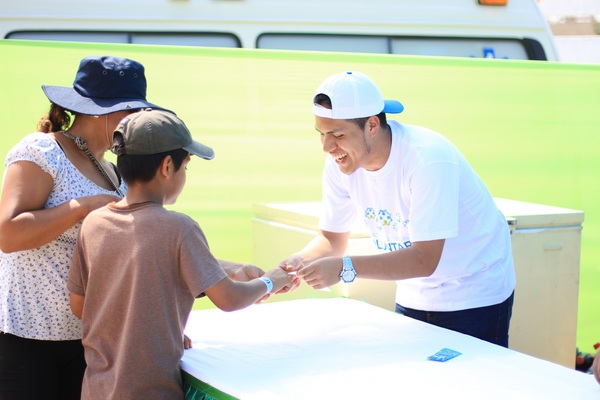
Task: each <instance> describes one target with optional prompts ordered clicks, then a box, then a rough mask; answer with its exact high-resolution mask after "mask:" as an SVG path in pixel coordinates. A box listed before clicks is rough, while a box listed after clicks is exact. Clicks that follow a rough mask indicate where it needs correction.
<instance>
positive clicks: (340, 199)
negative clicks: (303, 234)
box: [319, 157, 356, 233]
mask: <svg viewBox="0 0 600 400" xmlns="http://www.w3.org/2000/svg"><path fill="white" fill-rule="evenodd" d="M347 185H348V180H347V178H346V176H345V175H344V174H342V173H341V172H340V171H339V169H338V167H337V165H335V162H334V161H333V160H332V159H331V158H330V157H328V158H327V161H326V162H325V168H324V169H323V188H322V190H323V198H322V204H323V209H322V214H321V218H320V220H319V228H320V229H322V230H324V231H329V232H340V233H341V232H349V231H350V230H351V229H352V226H353V224H354V221H355V219H356V206H355V204H354V203H353V202H352V200H351V199H350V195H349V193H348V188H347Z"/></svg>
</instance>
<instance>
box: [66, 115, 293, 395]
mask: <svg viewBox="0 0 600 400" xmlns="http://www.w3.org/2000/svg"><path fill="white" fill-rule="evenodd" d="M113 139H114V143H113V151H114V152H115V153H116V154H117V166H118V168H119V172H120V173H121V175H122V177H123V179H124V180H125V182H126V183H127V185H128V191H127V194H126V195H125V197H124V198H123V199H122V200H120V201H118V202H116V203H111V204H108V205H107V206H106V207H104V208H101V209H98V210H96V211H94V212H92V213H90V214H89V215H88V217H87V218H86V219H85V220H84V221H83V223H82V227H81V231H80V234H79V237H78V240H77V244H76V248H75V252H74V255H73V261H72V264H71V269H70V271H69V280H68V288H69V290H70V292H71V309H72V310H73V313H74V314H75V315H76V316H78V317H79V318H81V320H82V325H83V345H84V349H85V358H86V362H87V369H86V372H85V376H84V380H83V389H82V399H138V398H139V399H161V400H162V399H177V398H179V399H183V397H184V394H183V389H182V379H181V372H180V369H179V361H180V359H181V357H182V355H183V342H182V337H183V331H184V327H185V324H186V321H187V318H188V315H189V313H190V311H191V309H192V305H193V303H194V299H195V298H197V297H198V296H200V295H201V294H206V296H207V297H208V298H209V299H210V300H211V301H212V302H213V303H214V304H215V305H216V306H217V307H218V308H220V309H222V310H226V311H232V310H237V309H241V308H244V307H246V306H248V305H251V304H253V303H256V302H257V301H258V300H260V299H261V298H263V297H264V296H265V294H268V293H271V292H272V293H275V292H278V291H281V290H287V289H289V287H290V286H291V281H290V278H289V277H288V276H287V274H286V273H285V272H284V271H283V270H281V269H279V268H277V269H274V270H271V271H268V272H267V273H265V274H264V276H262V277H258V275H259V273H256V274H254V275H255V276H257V278H255V279H250V280H248V281H246V282H241V281H235V280H232V279H231V278H230V277H229V276H228V272H229V271H227V272H226V271H225V270H224V269H223V267H222V266H221V264H220V263H219V261H218V260H217V259H215V257H214V256H213V255H212V254H211V252H210V250H209V248H208V244H207V241H206V238H205V236H204V234H203V232H202V230H201V229H200V226H199V225H198V224H197V223H196V222H195V221H194V220H193V219H191V218H190V217H188V216H186V215H184V214H181V213H177V212H174V211H169V210H167V209H165V208H164V207H163V205H166V204H173V203H175V201H176V200H177V197H178V196H179V194H180V193H181V191H182V189H183V187H184V185H185V180H186V165H187V164H188V162H190V153H191V154H195V155H197V156H199V157H201V158H204V159H207V160H210V159H212V158H213V156H214V152H213V150H212V149H211V148H210V147H207V146H205V145H203V144H201V143H198V142H196V141H193V140H192V136H191V134H190V132H189V131H188V129H187V127H186V126H185V125H184V123H183V122H182V121H181V120H180V119H179V118H178V117H176V116H175V115H174V114H172V113H169V112H166V111H160V110H152V109H147V110H143V111H139V112H136V113H133V114H130V115H129V116H127V117H126V118H124V119H123V120H122V121H121V123H120V124H119V125H118V127H117V129H116V130H115V133H114V138H113ZM227 267H231V264H229V265H227ZM227 267H226V268H227ZM254 268H256V267H254ZM256 269H257V268H256ZM261 273H262V272H261ZM250 276H252V274H250Z"/></svg>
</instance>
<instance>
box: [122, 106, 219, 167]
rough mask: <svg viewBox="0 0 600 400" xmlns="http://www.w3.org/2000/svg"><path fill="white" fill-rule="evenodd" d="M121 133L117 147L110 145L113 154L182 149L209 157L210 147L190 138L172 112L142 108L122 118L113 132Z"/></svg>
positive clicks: (153, 152) (212, 155)
mask: <svg viewBox="0 0 600 400" xmlns="http://www.w3.org/2000/svg"><path fill="white" fill-rule="evenodd" d="M116 133H120V134H121V135H122V136H123V143H122V145H121V146H116V145H115V146H113V149H112V151H113V153H115V154H117V155H149V154H158V153H164V152H166V151H171V150H177V149H184V150H187V151H189V152H190V153H192V154H195V155H197V156H198V157H201V158H204V159H205V160H212V159H213V158H214V156H215V152H214V151H213V149H212V148H210V147H208V146H205V145H203V144H202V143H200V142H197V141H195V140H193V139H192V134H191V133H190V131H189V130H188V128H187V127H186V126H185V124H184V123H183V121H182V120H181V119H179V118H178V117H177V116H176V115H175V114H173V113H171V112H168V111H164V110H155V109H152V108H146V109H144V110H141V111H138V112H136V113H133V114H130V115H128V116H127V117H125V118H123V119H122V120H121V122H119V125H118V126H117V129H115V134H116Z"/></svg>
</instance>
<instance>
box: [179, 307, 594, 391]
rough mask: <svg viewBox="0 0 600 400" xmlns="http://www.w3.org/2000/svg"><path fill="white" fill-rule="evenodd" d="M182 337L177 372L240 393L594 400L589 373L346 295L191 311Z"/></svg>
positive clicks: (215, 386)
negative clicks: (441, 354) (437, 356)
mask: <svg viewBox="0 0 600 400" xmlns="http://www.w3.org/2000/svg"><path fill="white" fill-rule="evenodd" d="M186 334H187V335H188V336H189V337H190V338H192V340H193V346H194V347H193V348H192V349H189V350H186V351H185V354H184V357H183V359H182V361H181V365H182V369H183V370H184V371H185V372H186V373H188V374H190V375H192V376H193V377H195V378H197V379H198V380H200V381H202V382H204V383H206V384H208V385H210V386H212V387H214V388H217V389H219V390H220V391H222V392H224V393H227V394H228V395H230V396H233V397H236V398H240V399H244V400H245V399H262V400H270V399H303V400H304V399H367V398H378V399H382V398H383V399H397V398H408V396H418V398H419V399H430V398H431V399H433V398H435V399H443V398H444V397H446V396H450V395H452V396H457V395H460V398H461V399H478V400H480V399H510V400H514V399H544V400H548V399H560V400H565V399H581V400H584V399H586V400H587V399H600V385H598V384H597V383H596V381H595V380H594V378H593V376H591V375H586V374H584V373H582V372H578V371H575V370H572V369H568V368H566V367H563V366H560V365H557V364H554V363H550V362H548V361H544V360H540V359H537V358H534V357H531V356H528V355H525V354H521V353H518V352H516V351H513V350H509V349H505V348H502V347H499V346H495V345H492V344H489V343H487V342H484V341H481V340H479V339H475V338H473V337H470V336H467V335H462V334H459V333H456V332H453V331H449V330H446V329H441V328H438V327H435V326H432V325H429V324H425V323H422V322H420V321H416V320H413V319H410V318H407V317H404V316H401V315H398V314H396V313H394V312H392V311H388V310H384V309H382V308H379V307H376V306H372V305H369V304H367V303H364V302H361V301H358V300H351V299H346V298H334V299H304V300H293V301H285V302H274V303H267V304H262V305H254V306H251V307H249V308H247V309H244V310H240V311H235V312H231V313H226V312H223V311H220V310H217V309H211V310H203V311H193V312H192V313H191V315H190V319H189V322H188V325H187V328H186ZM442 348H450V349H453V350H456V351H459V352H461V353H462V355H460V356H458V357H456V358H454V359H452V360H449V361H446V362H435V361H429V360H428V359H427V357H428V356H430V355H432V354H434V353H436V352H437V351H438V350H441V349H442ZM573 356H575V355H573Z"/></svg>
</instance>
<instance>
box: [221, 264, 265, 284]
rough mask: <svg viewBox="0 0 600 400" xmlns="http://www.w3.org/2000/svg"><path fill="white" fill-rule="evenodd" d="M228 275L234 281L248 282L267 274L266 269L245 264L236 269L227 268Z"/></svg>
mask: <svg viewBox="0 0 600 400" xmlns="http://www.w3.org/2000/svg"><path fill="white" fill-rule="evenodd" d="M226 272H227V275H229V277H230V278H231V279H233V280H234V281H239V282H248V281H251V280H252V279H256V278H258V277H261V276H263V275H264V274H265V271H263V270H262V269H260V268H258V267H257V266H254V265H250V264H244V265H241V266H240V267H239V268H237V269H234V270H226Z"/></svg>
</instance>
